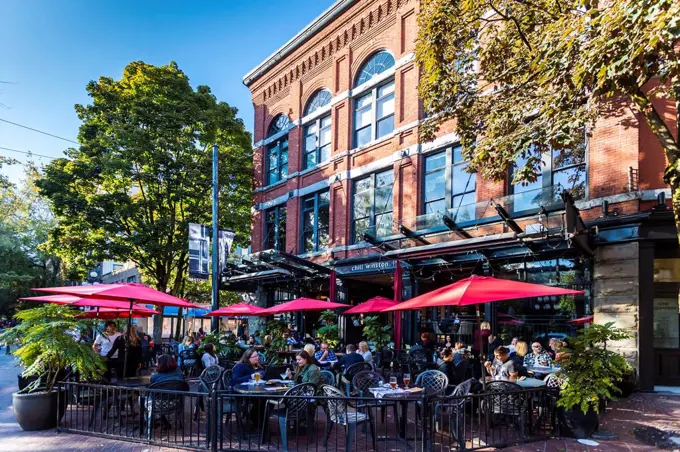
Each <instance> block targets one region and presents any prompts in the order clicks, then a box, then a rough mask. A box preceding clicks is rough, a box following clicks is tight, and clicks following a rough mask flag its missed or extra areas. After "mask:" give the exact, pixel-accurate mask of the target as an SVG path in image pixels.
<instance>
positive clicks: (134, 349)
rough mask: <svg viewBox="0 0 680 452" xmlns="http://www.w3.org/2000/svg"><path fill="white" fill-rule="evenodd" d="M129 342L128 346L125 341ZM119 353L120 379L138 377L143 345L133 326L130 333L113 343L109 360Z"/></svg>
mask: <svg viewBox="0 0 680 452" xmlns="http://www.w3.org/2000/svg"><path fill="white" fill-rule="evenodd" d="M126 340H127V341H128V342H129V345H128V346H127V352H126V345H125V341H126ZM116 351H118V365H117V366H116V376H118V378H130V377H134V376H136V375H137V369H139V368H140V367H142V344H141V342H140V341H139V337H138V336H137V327H136V326H135V325H132V327H131V328H130V333H129V334H128V333H126V334H123V335H121V336H118V337H117V338H116V340H115V341H114V342H113V347H111V350H110V351H109V353H107V355H106V356H107V358H111V357H112V356H113V354H114V353H116ZM126 361H127V369H126V375H125V376H123V369H124V366H125V362H126Z"/></svg>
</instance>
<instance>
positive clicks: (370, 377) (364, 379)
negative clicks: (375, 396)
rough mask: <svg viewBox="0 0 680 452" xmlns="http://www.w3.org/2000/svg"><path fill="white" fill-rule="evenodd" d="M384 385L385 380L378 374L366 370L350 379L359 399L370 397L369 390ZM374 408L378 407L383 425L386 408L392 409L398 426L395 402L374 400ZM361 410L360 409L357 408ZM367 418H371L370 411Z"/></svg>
mask: <svg viewBox="0 0 680 452" xmlns="http://www.w3.org/2000/svg"><path fill="white" fill-rule="evenodd" d="M384 383H385V380H384V379H383V377H382V375H380V374H379V373H378V372H375V371H370V370H366V371H363V372H359V373H358V374H356V375H355V376H354V378H353V379H352V386H353V387H354V389H356V390H357V391H358V395H359V397H368V396H370V394H369V391H368V390H369V388H375V387H376V386H382V385H383V384H384ZM373 406H375V407H380V411H381V420H382V421H383V423H384V422H385V414H386V411H387V408H392V412H393V413H394V419H396V421H397V425H399V414H398V412H397V402H396V401H391V400H389V399H380V400H376V403H375V405H373ZM357 408H361V407H357ZM368 415H369V417H370V416H371V412H370V410H369V411H368Z"/></svg>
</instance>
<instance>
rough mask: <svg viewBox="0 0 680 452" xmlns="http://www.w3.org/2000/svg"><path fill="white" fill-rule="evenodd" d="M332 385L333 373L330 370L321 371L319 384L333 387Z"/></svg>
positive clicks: (333, 380) (333, 381)
mask: <svg viewBox="0 0 680 452" xmlns="http://www.w3.org/2000/svg"><path fill="white" fill-rule="evenodd" d="M333 383H335V375H333V372H331V371H330V370H322V371H321V384H322V385H331V386H333Z"/></svg>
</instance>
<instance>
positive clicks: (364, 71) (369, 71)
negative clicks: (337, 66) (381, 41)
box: [354, 50, 394, 87]
mask: <svg viewBox="0 0 680 452" xmlns="http://www.w3.org/2000/svg"><path fill="white" fill-rule="evenodd" d="M392 66H394V57H393V56H392V55H390V54H389V53H388V52H386V51H384V50H382V51H380V52H378V53H374V54H373V56H371V57H370V58H369V59H368V61H366V62H365V63H364V64H363V65H362V66H361V68H360V69H359V72H358V73H357V79H356V82H355V83H354V86H355V87H357V86H359V85H363V84H364V83H366V82H367V81H369V80H370V79H372V78H373V77H375V76H376V75H378V74H382V73H383V72H385V71H386V70H388V69H389V68H391V67H392Z"/></svg>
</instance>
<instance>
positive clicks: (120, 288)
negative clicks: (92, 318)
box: [33, 283, 201, 376]
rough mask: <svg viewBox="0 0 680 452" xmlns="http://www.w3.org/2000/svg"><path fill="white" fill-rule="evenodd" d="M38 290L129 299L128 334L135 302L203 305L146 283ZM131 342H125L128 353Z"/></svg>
mask: <svg viewBox="0 0 680 452" xmlns="http://www.w3.org/2000/svg"><path fill="white" fill-rule="evenodd" d="M33 290H35V291H36V292H48V293H56V294H64V295H77V296H81V297H84V298H94V299H106V300H121V301H127V302H128V303H129V306H128V309H129V311H128V327H127V331H128V335H129V334H130V328H131V327H132V309H133V306H134V303H135V302H141V303H147V304H153V305H156V306H176V307H178V308H198V309H200V308H201V307H200V306H198V305H195V304H193V303H190V302H188V301H186V300H184V299H182V298H177V297H175V296H172V295H169V294H166V293H163V292H161V291H158V290H156V289H153V288H151V287H149V286H145V285H144V284H137V283H121V284H97V285H91V286H65V287H41V288H37V289H33ZM128 349H129V343H128V342H127V341H126V342H125V352H126V354H127V352H128ZM127 361H128V360H127V359H126V360H125V362H124V363H123V376H125V375H127Z"/></svg>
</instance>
